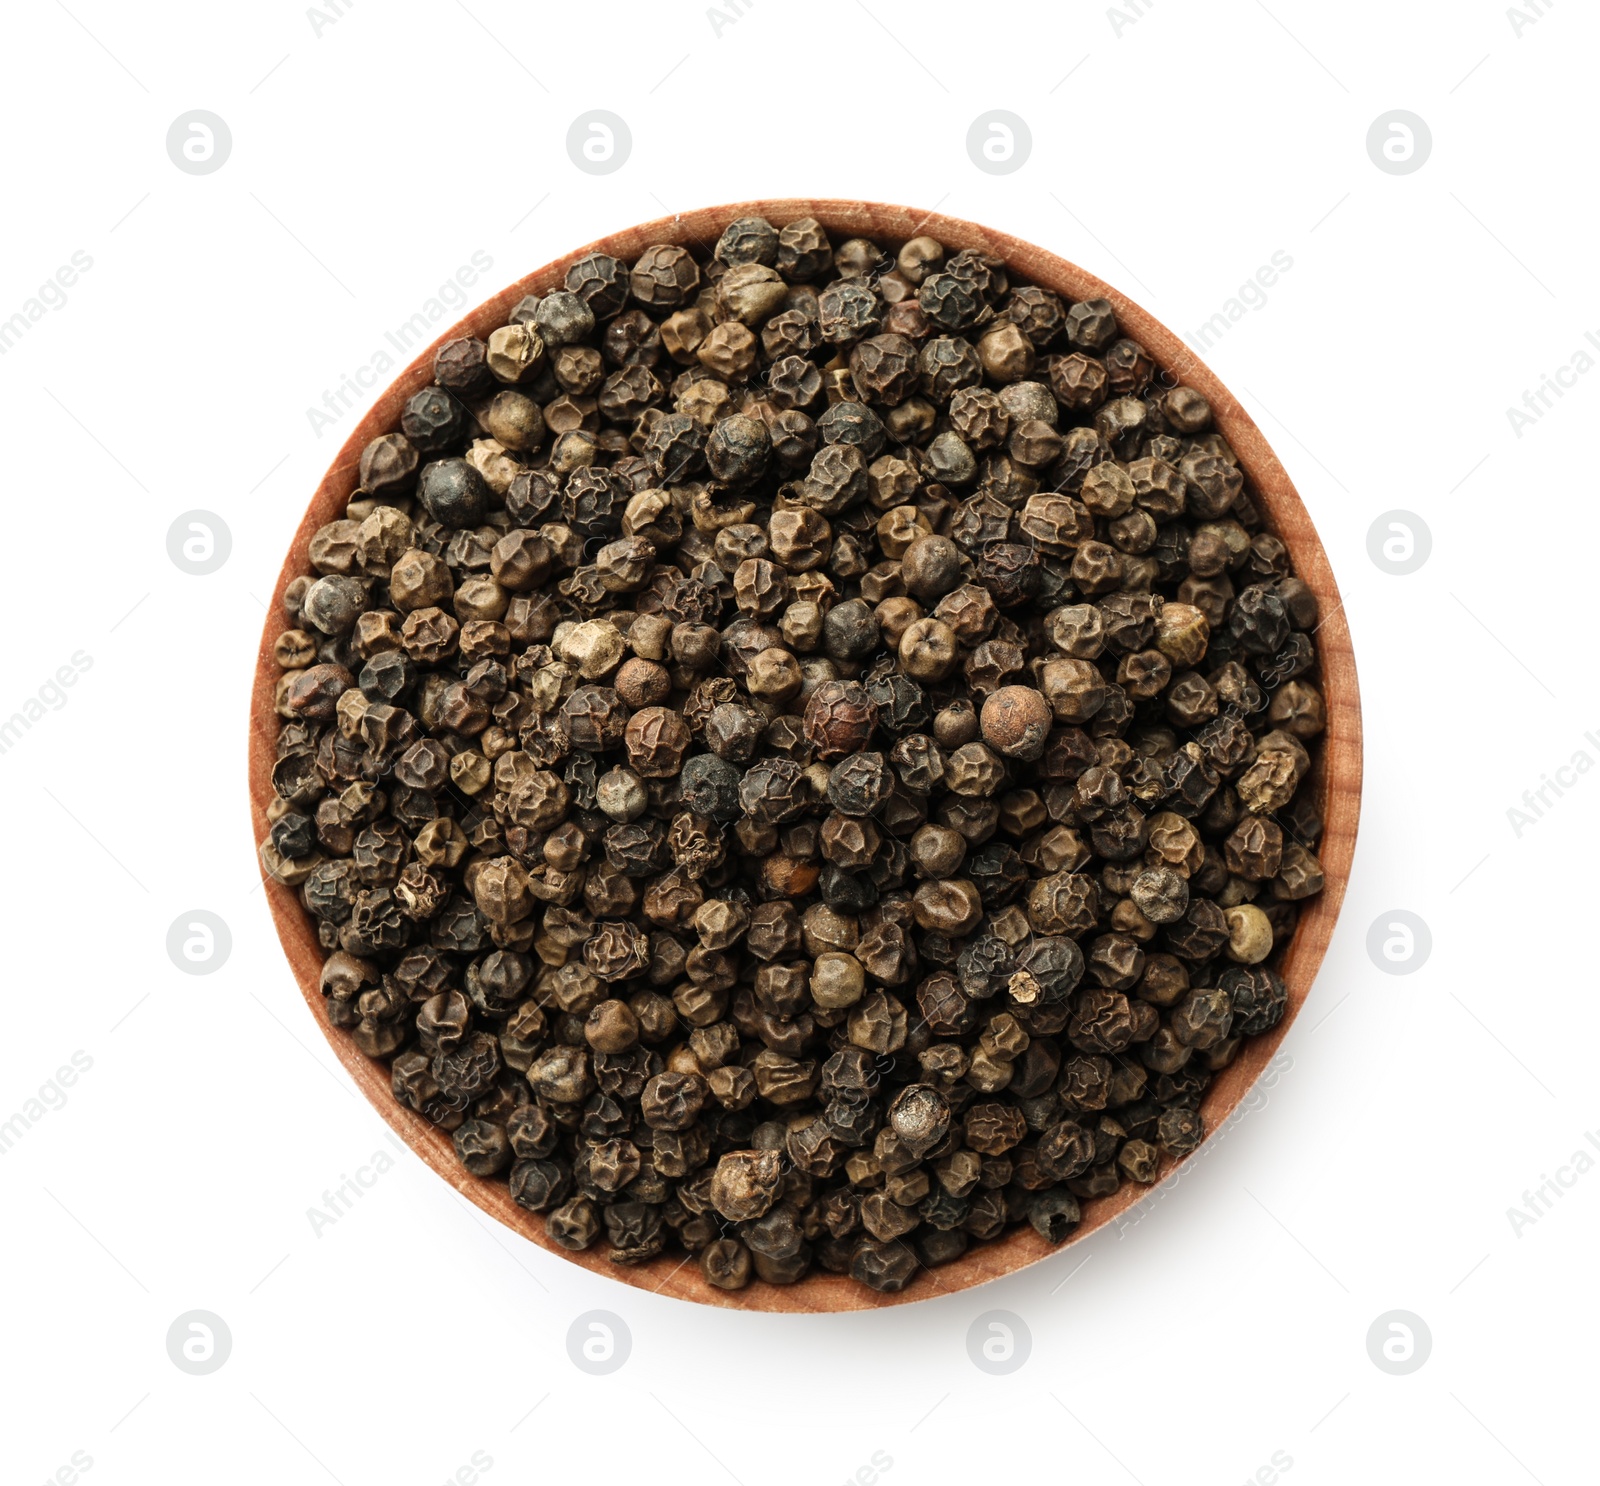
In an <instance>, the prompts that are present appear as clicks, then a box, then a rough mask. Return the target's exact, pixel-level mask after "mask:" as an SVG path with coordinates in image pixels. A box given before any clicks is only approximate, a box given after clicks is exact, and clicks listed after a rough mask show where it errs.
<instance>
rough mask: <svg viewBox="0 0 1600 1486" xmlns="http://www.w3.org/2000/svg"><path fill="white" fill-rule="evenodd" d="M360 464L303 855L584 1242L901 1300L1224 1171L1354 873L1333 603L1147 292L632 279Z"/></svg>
mask: <svg viewBox="0 0 1600 1486" xmlns="http://www.w3.org/2000/svg"><path fill="white" fill-rule="evenodd" d="M360 481H361V483H360V487H359V488H358V489H357V490H356V492H355V494H354V495H353V496H352V497H351V499H350V502H349V506H348V509H347V511H346V514H345V516H344V518H343V519H341V520H338V521H333V522H330V523H329V524H328V525H327V526H324V527H323V528H322V529H321V530H320V531H318V532H317V533H316V535H315V536H314V537H313V538H312V540H311V544H310V552H309V561H310V566H311V569H312V573H311V574H310V575H308V576H305V577H302V578H297V579H296V580H295V581H294V582H292V583H291V584H290V585H289V586H288V589H287V591H286V592H285V594H284V605H285V608H286V610H287V612H288V616H289V620H290V625H291V627H290V628H289V629H288V630H287V632H286V633H284V634H283V635H282V636H281V637H280V638H279V640H278V642H277V647H276V659H277V662H278V664H279V665H280V666H281V667H282V669H283V676H282V680H281V683H280V685H279V689H278V693H277V707H278V712H279V714H280V716H281V717H282V718H283V725H282V729H281V731H280V734H279V740H278V748H277V762H276V765H275V767H274V769H273V773H272V780H273V785H274V787H275V789H276V793H277V798H276V799H275V800H274V802H273V805H272V808H271V809H270V810H269V811H268V819H269V824H270V835H269V837H268V839H267V840H266V841H265V842H264V843H263V844H262V847H261V855H262V859H263V862H264V863H265V865H266V868H267V870H268V871H269V872H270V874H271V875H272V876H273V877H275V878H276V879H278V880H279V881H281V882H283V883H286V884H289V885H291V886H292V887H294V888H296V889H297V890H298V892H299V894H300V897H301V900H302V901H303V903H304V905H305V909H306V911H307V912H308V913H309V914H310V915H311V917H312V918H313V919H314V921H315V923H316V926H317V931H318V934H319V937H320V941H321V944H322V946H323V948H324V949H325V951H326V953H327V960H326V964H325V966H324V970H323V975H322V990H323V992H324V994H325V997H326V1006H327V1014H328V1017H329V1019H330V1020H331V1021H332V1022H333V1024H334V1025H335V1026H338V1027H342V1028H346V1029H348V1031H349V1033H350V1035H351V1037H352V1038H353V1040H354V1041H355V1043H356V1045H357V1046H359V1047H360V1048H361V1049H362V1050H363V1051H364V1052H365V1053H367V1054H368V1055H370V1056H371V1057H373V1058H381V1059H387V1060H389V1066H390V1068H391V1070H392V1078H393V1089H394V1096H395V1098H396V1099H398V1100H400V1101H401V1102H402V1103H403V1104H405V1105H406V1106H407V1107H408V1108H410V1109H412V1110H415V1111H417V1112H418V1113H419V1114H421V1115H423V1116H424V1117H425V1118H427V1119H428V1120H430V1121H431V1122H432V1123H433V1124H435V1125H436V1126H438V1127H439V1128H440V1129H442V1130H445V1131H448V1132H449V1133H450V1134H451V1135H452V1136H453V1138H454V1142H455V1148H456V1151H457V1153H458V1154H459V1156H460V1159H461V1161H462V1163H463V1164H464V1165H465V1167H466V1168H467V1169H468V1170H469V1171H471V1172H472V1173H474V1174H476V1175H478V1176H481V1177H501V1178H503V1179H505V1180H506V1181H508V1182H509V1185H510V1190H511V1195H512V1196H513V1197H514V1198H515V1199H516V1201H517V1202H518V1203H520V1204H522V1205H523V1206H524V1207H525V1208H527V1209H529V1210H531V1211H533V1212H537V1213H541V1214H543V1215H544V1221H545V1224H546V1227H547V1231H548V1233H549V1235H550V1237H551V1238H552V1239H553V1240H554V1241H555V1242H556V1243H558V1244H560V1245H562V1246H564V1247H566V1248H569V1249H587V1248H589V1247H591V1246H593V1245H597V1244H598V1245H600V1246H601V1248H602V1249H603V1250H604V1251H605V1252H606V1253H608V1255H609V1257H610V1258H611V1259H612V1260H613V1261H614V1262H616V1263H618V1264H634V1263H639V1262H641V1261H645V1260H648V1259H650V1258H652V1257H654V1256H655V1255H657V1254H660V1253H662V1252H663V1251H664V1250H678V1251H684V1252H687V1253H688V1254H692V1255H695V1256H697V1257H698V1260H699V1264H700V1266H701V1269H702V1271H703V1273H704V1275H705V1278H706V1280H707V1281H708V1282H709V1283H710V1284H712V1285H716V1286H720V1287H723V1288H727V1289H733V1288H738V1287H740V1286H743V1285H745V1284H747V1283H748V1282H749V1281H750V1280H751V1278H752V1277H758V1278H760V1279H762V1280H765V1281H767V1282H769V1283H773V1284H788V1283H792V1282H794V1281H796V1280H798V1279H800V1278H801V1277H802V1276H803V1275H805V1274H806V1273H807V1272H808V1271H809V1270H810V1269H811V1268H812V1267H813V1266H820V1267H821V1268H822V1269H824V1270H827V1271H831V1272H835V1273H849V1274H850V1275H852V1276H854V1277H855V1279H857V1280H858V1281H860V1282H861V1283H863V1284H865V1285H869V1286H871V1287H873V1288H874V1289H877V1290H898V1289H900V1288H901V1287H903V1286H904V1285H905V1284H907V1283H908V1282H909V1281H910V1280H911V1279H912V1277H913V1276H914V1274H915V1273H916V1271H917V1270H918V1268H919V1266H922V1265H929V1266H934V1265H939V1264H944V1263H947V1262H949V1261H950V1260H952V1259H955V1258H956V1257H957V1256H959V1255H960V1254H961V1253H962V1252H963V1251H964V1250H965V1249H966V1248H967V1246H968V1245H969V1244H971V1243H975V1242H977V1243H981V1242H987V1241H989V1240H993V1239H996V1238H998V1237H1000V1236H1001V1235H1002V1234H1003V1233H1005V1231H1006V1230H1007V1229H1008V1228H1010V1227H1011V1226H1013V1225H1015V1224H1020V1223H1029V1224H1032V1226H1033V1227H1034V1228H1035V1229H1037V1230H1038V1232H1039V1233H1041V1234H1043V1235H1044V1236H1045V1237H1046V1238H1047V1239H1049V1240H1050V1241H1052V1242H1059V1241H1061V1240H1062V1239H1064V1238H1065V1237H1066V1236H1067V1235H1068V1234H1069V1233H1070V1232H1071V1231H1072V1229H1073V1227H1074V1226H1075V1225H1076V1224H1077V1223H1078V1221H1079V1203H1080V1201H1081V1200H1084V1199H1088V1198H1095V1197H1103V1196H1106V1195H1108V1194H1110V1193H1113V1192H1115V1191H1117V1190H1118V1188H1119V1187H1120V1186H1121V1185H1122V1184H1123V1183H1124V1182H1133V1183H1141V1184H1147V1183H1150V1182H1152V1181H1154V1180H1155V1179H1156V1178H1157V1176H1158V1174H1159V1173H1160V1172H1161V1171H1162V1170H1163V1169H1164V1158H1169V1157H1181V1156H1183V1155H1184V1154H1186V1153H1187V1152H1189V1151H1191V1150H1193V1149H1194V1147H1195V1146H1196V1145H1197V1144H1198V1142H1199V1141H1200V1139H1201V1138H1202V1135H1203V1134H1204V1128H1203V1124H1202V1120H1201V1116H1200V1112H1199V1111H1200V1104H1201V1101H1202V1099H1203V1097H1204V1095H1205V1092H1206V1088H1207V1085H1208V1084H1209V1083H1210V1082H1211V1079H1212V1077H1213V1075H1214V1074H1215V1073H1216V1072H1217V1071H1218V1070H1219V1069H1221V1068H1223V1067H1225V1066H1226V1065H1227V1064H1228V1063H1229V1062H1230V1061H1231V1060H1232V1059H1233V1058H1234V1057H1235V1056H1236V1055H1237V1054H1238V1051H1239V1048H1240V1045H1241V1043H1242V1042H1243V1040H1244V1039H1245V1038H1247V1037H1250V1036H1253V1035H1255V1034H1259V1033H1262V1032H1265V1031H1267V1030H1268V1029H1269V1028H1271V1027H1273V1026H1275V1025H1276V1024H1277V1022H1278V1021H1279V1019H1280V1018H1281V1017H1282V1015H1283V1012H1284V1008H1285V999H1286V998H1285V990H1284V986H1283V983H1282V981H1281V980H1280V979H1279V977H1278V975H1277V974H1276V973H1275V971H1274V970H1273V969H1272V968H1270V967H1271V962H1272V959H1273V957H1274V955H1275V953H1281V951H1282V949H1283V948H1284V947H1286V946H1287V944H1288V942H1289V939H1290V937H1291V935H1292V933H1293V930H1294V925H1295V918H1296V913H1297V905H1298V904H1299V903H1300V902H1302V901H1304V900H1305V899H1307V898H1309V897H1311V896H1312V895H1314V894H1315V893H1317V892H1318V891H1319V890H1320V889H1321V887H1322V870H1321V868H1320V866H1319V864H1318V861H1317V858H1316V855H1315V853H1314V846H1315V843H1316V840H1317V838H1318V835H1319V833H1320V829H1321V824H1320V821H1319V818H1318V812H1317V808H1316V805H1315V803H1314V802H1313V800H1312V798H1311V796H1312V793H1313V788H1312V786H1311V785H1309V784H1307V782H1306V781H1307V778H1308V774H1309V772H1310V770H1311V766H1312V758H1311V753H1310V750H1311V748H1312V747H1313V746H1314V743H1315V740H1316V738H1317V736H1318V735H1319V734H1320V733H1321V732H1322V730H1323V726H1324V707H1323V700H1322V696H1321V694H1320V692H1319V690H1318V688H1317V686H1316V684H1315V680H1314V677H1315V676H1316V665H1317V657H1316V651H1315V648H1314V646H1313V643H1312V639H1311V636H1312V633H1313V631H1314V628H1315V625H1316V621H1317V615H1316V604H1315V601H1314V599H1313V596H1312V594H1311V592H1310V591H1309V590H1308V589H1307V587H1306V585H1305V584H1304V583H1302V582H1300V581H1299V580H1298V579H1297V578H1296V577H1295V576H1294V574H1293V572H1292V571H1291V568H1290V562H1289V554H1288V552H1287V550H1286V549H1285V547H1284V544H1283V543H1282V542H1281V541H1280V540H1279V539H1278V538H1277V537H1275V536H1274V535H1273V534H1272V533H1271V532H1270V531H1268V530H1267V529H1266V528H1265V525H1264V523H1263V521H1262V518H1261V514H1260V511H1259V509H1258V508H1257V506H1256V504H1255V502H1254V501H1253V500H1252V498H1251V493H1250V490H1249V487H1248V485H1247V482H1246V479H1245V476H1244V473H1243V472H1242V471H1241V469H1240V468H1239V465H1238V462H1237V460H1236V458H1235V456H1234V453H1233V451H1232V450H1231V449H1230V448H1229V447H1228V444H1227V442H1226V441H1225V440H1224V439H1223V438H1222V437H1221V436H1220V435H1219V434H1217V433H1216V432H1215V431H1213V430H1212V428H1211V409H1210V407H1209V405H1208V404H1207V402H1206V399H1205V398H1204V397H1203V396H1202V395H1201V394H1200V393H1199V392H1197V391H1195V390H1194V389H1193V388H1190V387H1187V386H1183V385H1181V384H1178V383H1177V382H1176V381H1175V380H1174V379H1173V378H1172V377H1170V376H1169V375H1167V374H1166V373H1163V372H1161V371H1160V370H1159V369H1158V368H1157V367H1156V366H1155V365H1154V364H1153V363H1152V361H1151V358H1150V356H1149V354H1148V353H1147V352H1146V350H1145V349H1144V348H1143V347H1141V346H1140V345H1138V344H1137V343H1136V342H1135V341H1132V340H1129V339H1127V338H1126V337H1125V336H1123V335H1122V334H1121V333H1120V331H1119V329H1118V326H1117V322H1116V318H1115V316H1114V314H1113V312H1112V307H1111V305H1110V304H1109V303H1108V302H1106V301H1105V300H1088V301H1085V302H1082V303H1074V304H1069V303H1067V302H1065V301H1064V300H1062V299H1061V298H1060V297H1059V296H1058V295H1056V294H1054V293H1052V292H1051V291H1049V290H1047V289H1042V288H1038V287H1036V286H1034V285H1030V284H1025V283H1021V282H1018V281H1016V280H1015V279H1014V278H1013V277H1012V275H1011V274H1010V273H1009V272H1008V270H1007V267H1006V265H1005V264H1004V263H1003V262H1001V261H999V260H998V259H996V258H993V257H989V256H987V255H985V254H983V253H981V252H976V251H973V250H971V249H967V250H963V251H961V252H949V251H947V249H946V248H945V247H944V246H943V245H941V244H940V243H938V242H935V241H934V240H932V239H931V238H928V237H917V238H914V239H912V240H911V241H909V242H907V243H905V244H903V245H902V246H900V247H899V249H898V252H896V251H893V250H890V249H886V248H884V247H882V246H880V245H879V244H877V243H874V242H869V241H867V240H865V239H863V238H852V239H850V240H849V241H846V242H841V243H839V244H838V245H837V246H835V245H834V244H833V243H831V242H830V241H829V239H828V237H827V235H826V233H825V232H824V231H823V229H822V228H821V227H820V226H819V225H818V223H817V222H815V221H813V220H810V219H803V220H800V221H795V222H791V223H789V224H788V225H786V226H784V227H783V228H782V229H781V230H779V229H778V228H775V227H774V226H773V225H772V224H771V223H769V222H767V221H765V220H763V219H761V218H756V217H747V218H743V219H741V220H738V221H735V222H733V223H732V224H731V225H730V226H729V227H728V228H727V230H726V231H725V232H724V233H723V234H722V237H721V239H720V240H719V241H718V242H717V244H716V248H715V251H714V253H713V254H712V255H710V256H709V257H707V256H706V255H705V254H703V253H696V252H693V251H691V250H690V249H687V248H684V247H679V246H675V245H672V244H668V243H660V244H656V245H653V246H651V247H647V248H646V249H645V250H644V251H643V252H642V253H641V254H640V255H639V257H638V259H637V260H636V261H635V262H634V263H632V264H631V265H630V264H627V263H624V262H620V261H618V260H617V259H616V258H613V257H610V256H608V255H607V254H604V253H591V254H589V255H588V256H587V257H584V258H582V259H581V260H580V261H578V262H577V263H575V264H574V265H573V266H572V268H571V269H570V270H569V271H568V273H567V275H566V280H565V287H564V288H560V289H556V290H554V291H553V292H551V293H549V294H547V295H545V296H543V297H542V298H541V297H538V296H529V297H528V298H527V299H525V300H523V301H522V302H521V303H520V304H519V305H518V306H517V307H516V309H515V310H514V311H513V313H512V316H511V321H510V323H509V324H507V325H504V326H502V327H500V328H499V329H497V330H495V331H494V332H493V333H492V334H491V335H489V337H488V338H487V340H480V339H477V338H475V337H462V338H460V339H456V340H452V341H450V342H449V343H448V344H446V345H444V346H442V347H441V348H440V350H439V351H438V354H437V356H436V357H435V361H434V383H433V385H430V386H428V387H426V388H424V389H423V390H421V391H420V392H418V393H416V395H415V396H414V397H412V398H411V399H410V401H409V402H408V403H407V404H406V406H405V411H404V414H403V416H402V418H401V420H400V427H399V429H398V430H397V431H396V432H393V433H388V434H384V435H383V436H382V437H380V438H376V439H374V440H373V441H372V442H371V443H370V444H369V445H368V446H367V448H366V450H365V452H364V454H363V455H362V457H361V463H360Z"/></svg>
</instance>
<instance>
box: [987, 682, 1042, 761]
mask: <svg viewBox="0 0 1600 1486" xmlns="http://www.w3.org/2000/svg"><path fill="white" fill-rule="evenodd" d="M1053 718H1054V713H1053V710H1052V708H1051V706H1050V703H1049V702H1048V701H1046V700H1045V698H1044V696H1043V695H1042V694H1041V693H1039V692H1038V691H1036V690H1034V688H1033V687H1031V686H1002V687H1001V688H1000V689H999V690H998V691H996V692H994V693H993V694H992V695H991V696H990V697H989V699H988V700H987V701H986V702H984V704H983V713H982V716H981V718H980V725H981V727H982V729H983V740H984V742H985V743H987V744H989V746H990V747H992V748H994V749H996V750H997V751H999V752H1000V753H1003V754H1004V755H1005V756H1006V757H1007V758H1014V759H1021V760H1023V761H1024V762H1028V763H1031V762H1032V761H1033V760H1034V759H1036V758H1038V757H1039V756H1040V755H1041V754H1042V753H1043V752H1044V745H1045V743H1046V742H1047V741H1048V739H1049V736H1050V727H1051V724H1052V721H1053Z"/></svg>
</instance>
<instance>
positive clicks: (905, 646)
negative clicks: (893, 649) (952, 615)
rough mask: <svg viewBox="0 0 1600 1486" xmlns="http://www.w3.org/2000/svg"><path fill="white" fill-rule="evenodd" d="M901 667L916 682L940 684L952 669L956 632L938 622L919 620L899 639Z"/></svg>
mask: <svg viewBox="0 0 1600 1486" xmlns="http://www.w3.org/2000/svg"><path fill="white" fill-rule="evenodd" d="M898 649H899V655H900V665H901V668H902V669H903V670H904V671H905V673H906V675H908V676H910V677H911V678H912V679H913V680H916V681H942V680H944V678H945V677H946V676H948V675H949V674H950V672H951V671H952V670H954V669H955V664H956V636H955V631H954V630H952V629H951V628H950V626H949V625H948V624H945V623H944V622H943V621H942V620H939V619H918V620H916V621H915V622H914V623H912V624H910V625H908V626H907V627H906V630H905V633H904V634H902V635H901V637H900V644H899V647H898Z"/></svg>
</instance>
